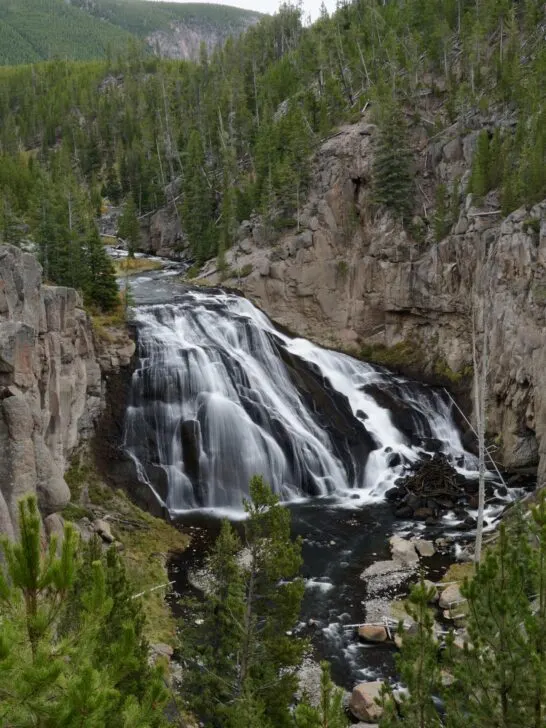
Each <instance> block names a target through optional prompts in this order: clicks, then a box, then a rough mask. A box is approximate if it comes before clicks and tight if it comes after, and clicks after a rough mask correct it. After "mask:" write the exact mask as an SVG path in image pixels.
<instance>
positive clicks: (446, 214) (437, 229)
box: [433, 184, 451, 242]
mask: <svg viewBox="0 0 546 728" xmlns="http://www.w3.org/2000/svg"><path fill="white" fill-rule="evenodd" d="M433 224H434V237H435V238H436V242H440V240H443V239H444V238H445V236H446V235H447V234H448V232H449V231H450V229H451V219H450V209H449V204H448V198H447V190H446V186H445V185H444V184H439V185H438V187H437V188H436V208H435V210H434V218H433Z"/></svg>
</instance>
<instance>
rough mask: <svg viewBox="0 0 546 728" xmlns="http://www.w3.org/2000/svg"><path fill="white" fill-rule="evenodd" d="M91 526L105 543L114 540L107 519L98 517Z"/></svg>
mask: <svg viewBox="0 0 546 728" xmlns="http://www.w3.org/2000/svg"><path fill="white" fill-rule="evenodd" d="M93 528H94V530H95V533H97V534H98V535H99V536H100V537H101V538H102V540H103V541H105V542H106V543H112V542H113V541H114V536H113V535H112V530H111V528H110V524H109V523H108V521H105V520H104V519H102V518H98V519H97V520H96V521H95V522H94V524H93Z"/></svg>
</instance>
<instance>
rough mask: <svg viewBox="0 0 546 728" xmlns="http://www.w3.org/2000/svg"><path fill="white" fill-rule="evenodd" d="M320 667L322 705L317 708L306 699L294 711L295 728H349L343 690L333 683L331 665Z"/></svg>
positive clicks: (324, 663) (322, 664)
mask: <svg viewBox="0 0 546 728" xmlns="http://www.w3.org/2000/svg"><path fill="white" fill-rule="evenodd" d="M320 667H321V679H320V704H319V705H318V707H316V708H315V707H313V706H312V705H310V704H309V703H308V702H307V700H306V699H305V698H304V700H303V701H302V702H301V703H300V704H299V705H298V706H297V707H296V709H295V711H294V724H295V728H348V726H349V722H348V720H347V716H346V714H345V710H344V708H343V690H341V689H340V688H336V686H335V685H334V683H333V682H332V680H331V678H330V666H329V664H328V663H327V662H321V665H320Z"/></svg>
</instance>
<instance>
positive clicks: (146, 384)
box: [124, 292, 475, 513]
mask: <svg viewBox="0 0 546 728" xmlns="http://www.w3.org/2000/svg"><path fill="white" fill-rule="evenodd" d="M135 321H136V324H137V327H138V343H139V356H140V360H139V365H138V367H137V369H136V370H135V372H134V374H133V379H132V385H131V394H130V403H129V407H128V410H127V415H126V423H125V435H124V445H125V448H126V450H127V452H128V453H129V454H130V455H131V457H132V458H133V459H134V461H135V463H136V465H137V471H138V474H139V477H140V478H141V479H142V480H143V481H145V482H146V483H148V485H149V486H150V487H151V488H152V489H153V490H154V492H155V494H156V496H157V498H158V499H159V500H160V501H161V502H162V503H163V504H164V505H165V506H166V507H167V508H168V509H169V510H170V511H171V512H174V513H176V512H181V511H185V510H188V509H194V508H229V509H240V508H241V505H242V501H243V498H244V497H245V496H246V494H247V493H248V482H249V480H250V478H251V477H252V475H254V474H260V475H263V476H264V477H265V479H266V480H267V481H268V482H269V483H270V484H271V486H272V487H273V489H274V490H275V491H276V492H277V493H278V494H279V496H280V497H281V499H283V500H294V499H297V498H301V497H307V496H326V495H331V496H335V497H339V498H343V497H351V498H355V497H356V498H360V499H361V500H379V499H381V498H382V496H383V494H384V493H385V491H386V490H387V489H388V488H389V487H391V486H392V483H393V481H394V480H395V479H396V478H397V477H399V476H400V475H401V474H402V473H403V472H404V470H405V469H406V468H407V467H408V465H409V464H411V463H412V462H415V461H416V460H417V459H419V458H420V457H422V456H423V455H424V453H426V452H431V451H441V452H443V453H444V454H445V455H446V456H447V457H448V458H449V459H450V460H451V461H452V462H453V464H454V465H456V466H458V467H459V468H466V467H470V468H473V466H474V465H475V464H474V463H473V462H472V456H469V455H468V454H467V453H465V452H464V449H463V447H462V445H461V442H460V439H459V434H458V431H457V428H456V426H455V423H454V421H453V418H452V413H451V407H450V405H449V404H448V402H447V401H446V400H444V398H443V397H442V395H441V394H440V393H438V392H436V391H435V390H433V389H431V388H429V387H426V386H423V385H418V384H416V383H413V382H409V381H407V380H405V379H403V378H401V377H396V376H393V375H391V374H388V373H387V372H385V371H384V370H382V369H380V368H378V367H374V366H372V365H370V364H366V363H363V362H360V361H357V360H355V359H352V358H351V357H349V356H346V355H344V354H340V353H336V352H333V351H328V350H325V349H321V348H320V347H318V346H315V345H314V344H312V343H310V342H309V341H306V340H304V339H292V338H290V337H288V336H286V335H284V334H282V333H280V332H279V331H277V330H276V329H275V327H274V326H273V325H272V324H271V322H270V321H269V320H268V319H267V317H266V316H265V315H264V314H263V313H261V312H260V311H259V310H258V309H256V308H255V307H254V306H253V305H252V304H251V303H250V302H249V301H247V300H246V299H243V298H240V297H238V296H235V295H231V294H226V293H222V292H206V293H205V292H191V293H186V294H184V295H183V296H180V297H179V300H177V302H176V303H172V304H161V305H151V306H141V307H138V308H136V309H135Z"/></svg>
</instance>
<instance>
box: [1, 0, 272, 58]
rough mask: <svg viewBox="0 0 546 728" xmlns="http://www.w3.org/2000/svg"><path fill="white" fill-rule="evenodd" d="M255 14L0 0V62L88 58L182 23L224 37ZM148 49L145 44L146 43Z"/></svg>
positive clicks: (126, 0)
mask: <svg viewBox="0 0 546 728" xmlns="http://www.w3.org/2000/svg"><path fill="white" fill-rule="evenodd" d="M257 17H258V13H250V12H248V11H246V10H241V9H239V8H231V7H225V6H222V5H213V4H210V5H208V4H207V5H198V4H195V3H194V4H191V3H184V4H181V5H179V4H177V3H173V2H154V3H153V5H150V3H149V2H144V0H93V1H92V2H89V0H70V2H64V0H17V3H14V2H10V0H0V64H1V65H4V64H6V65H7V64H16V63H34V62H36V61H39V60H45V59H48V58H71V59H73V60H92V59H98V58H107V57H108V56H109V55H112V53H113V52H118V51H119V49H125V48H127V47H128V46H129V45H130V44H133V46H134V45H135V44H136V42H137V38H139V39H142V40H143V41H144V40H146V39H147V37H148V36H150V35H151V33H153V32H154V31H157V30H165V31H169V30H170V29H171V26H172V23H176V22H179V23H184V25H185V26H187V27H188V29H189V30H190V31H193V32H201V33H203V32H209V33H211V34H214V35H218V36H219V37H220V38H222V39H225V38H227V37H228V35H230V34H232V33H233V34H237V33H239V32H240V31H241V30H243V29H244V28H245V27H246V26H247V24H248V23H249V21H252V20H254V19H256V18H257ZM148 51H149V49H148Z"/></svg>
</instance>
